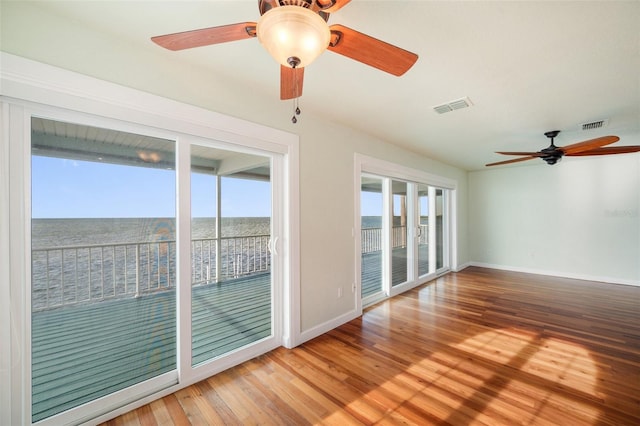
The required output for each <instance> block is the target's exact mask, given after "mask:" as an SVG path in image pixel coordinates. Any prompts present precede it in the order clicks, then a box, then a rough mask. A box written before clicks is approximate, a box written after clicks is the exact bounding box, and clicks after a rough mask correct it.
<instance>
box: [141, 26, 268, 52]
mask: <svg viewBox="0 0 640 426" xmlns="http://www.w3.org/2000/svg"><path fill="white" fill-rule="evenodd" d="M256 25H257V24H256V23H255V22H240V23H237V24H230V25H222V26H220V27H211V28H202V29H199V30H192V31H184V32H181V33H174V34H165V35H161V36H155V37H151V41H153V42H154V43H156V44H158V45H159V46H162V47H164V48H165V49H169V50H183V49H191V48H193V47H201V46H209V45H210V44H219V43H226V42H228V41H236V40H243V39H245V38H252V37H255V36H256Z"/></svg>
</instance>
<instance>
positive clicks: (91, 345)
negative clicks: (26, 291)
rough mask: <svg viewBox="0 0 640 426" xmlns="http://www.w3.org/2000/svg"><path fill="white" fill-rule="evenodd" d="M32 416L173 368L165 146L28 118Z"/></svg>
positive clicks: (169, 167)
mask: <svg viewBox="0 0 640 426" xmlns="http://www.w3.org/2000/svg"><path fill="white" fill-rule="evenodd" d="M31 126H32V133H31V152H32V156H31V185H32V187H31V195H32V200H31V226H32V228H31V249H32V252H31V262H32V264H31V286H32V288H31V291H32V293H31V337H32V339H31V371H32V421H33V422H37V421H39V420H43V419H46V418H48V417H50V416H52V415H55V414H58V413H61V412H63V411H66V410H69V409H72V408H74V407H77V406H80V405H83V404H85V403H89V402H91V401H94V400H96V399H98V398H101V397H103V396H106V395H109V394H111V393H113V392H116V391H118V390H121V389H124V388H127V387H130V386H132V385H135V384H138V383H141V382H143V381H146V380H148V379H151V378H153V377H156V376H159V375H161V374H163V373H166V372H169V371H171V370H175V369H176V297H175V288H176V244H175V211H176V207H175V200H176V189H175V182H176V177H175V171H174V170H175V162H174V158H175V154H174V153H175V143H174V142H173V141H170V140H164V139H159V138H154V137H149V136H145V135H141V134H132V133H127V132H122V131H116V130H110V129H101V128H96V127H90V126H84V125H77V124H71V123H63V122H59V121H52V120H46V119H42V118H33V119H32V122H31Z"/></svg>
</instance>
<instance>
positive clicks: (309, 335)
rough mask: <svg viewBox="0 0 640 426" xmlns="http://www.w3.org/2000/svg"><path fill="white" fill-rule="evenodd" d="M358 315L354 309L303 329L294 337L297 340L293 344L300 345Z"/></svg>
mask: <svg viewBox="0 0 640 426" xmlns="http://www.w3.org/2000/svg"><path fill="white" fill-rule="evenodd" d="M360 315H361V314H360V313H359V312H356V311H355V310H353V311H349V312H347V313H345V314H342V315H340V316H339V317H336V318H333V319H331V320H329V321H327V322H324V323H322V324H319V325H317V326H315V327H313V328H310V329H309V330H305V331H303V332H301V333H300V335H299V336H298V339H296V340H297V341H296V342H294V343H295V346H297V345H300V344H302V343H304V342H306V341H307V340H311V339H313V338H315V337H318V336H320V335H322V334H324V333H326V332H328V331H331V330H333V329H334V328H336V327H339V326H341V325H342V324H345V323H347V322H349V321H351V320H353V319H355V318H358V317H359V316H360Z"/></svg>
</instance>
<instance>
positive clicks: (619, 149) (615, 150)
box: [566, 145, 640, 157]
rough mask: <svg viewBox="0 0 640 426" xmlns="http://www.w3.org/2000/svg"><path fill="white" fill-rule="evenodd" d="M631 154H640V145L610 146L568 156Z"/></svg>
mask: <svg viewBox="0 0 640 426" xmlns="http://www.w3.org/2000/svg"><path fill="white" fill-rule="evenodd" d="M630 152H640V145H631V146H609V147H606V148H596V149H590V150H588V151H580V152H577V153H575V154H566V155H568V156H571V157H580V156H583V155H584V156H587V155H610V154H627V153H630Z"/></svg>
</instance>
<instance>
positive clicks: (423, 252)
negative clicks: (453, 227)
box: [418, 184, 429, 276]
mask: <svg viewBox="0 0 640 426" xmlns="http://www.w3.org/2000/svg"><path fill="white" fill-rule="evenodd" d="M428 273H429V187H428V186H427V185H424V184H419V185H418V276H423V275H426V274H428Z"/></svg>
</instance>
